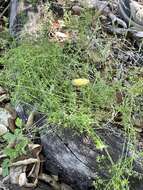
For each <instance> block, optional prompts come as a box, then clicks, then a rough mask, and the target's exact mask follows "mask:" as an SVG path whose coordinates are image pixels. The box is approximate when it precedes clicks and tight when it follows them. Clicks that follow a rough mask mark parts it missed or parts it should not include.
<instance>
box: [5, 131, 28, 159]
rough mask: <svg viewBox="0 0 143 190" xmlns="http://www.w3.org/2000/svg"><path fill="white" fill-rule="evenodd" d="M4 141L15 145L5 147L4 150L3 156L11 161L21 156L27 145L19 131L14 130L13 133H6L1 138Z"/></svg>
mask: <svg viewBox="0 0 143 190" xmlns="http://www.w3.org/2000/svg"><path fill="white" fill-rule="evenodd" d="M3 138H4V140H5V141H6V142H7V143H8V144H9V143H10V144H12V143H13V144H15V146H14V147H6V148H5V149H4V154H5V155H6V156H7V157H8V158H9V159H10V160H13V159H15V158H17V157H18V156H21V155H23V154H25V153H26V147H27V145H28V139H27V137H24V136H23V133H22V131H21V129H16V130H15V133H14V134H12V133H10V132H8V133H6V134H5V135H4V136H3Z"/></svg>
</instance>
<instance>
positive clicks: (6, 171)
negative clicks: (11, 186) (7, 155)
mask: <svg viewBox="0 0 143 190" xmlns="http://www.w3.org/2000/svg"><path fill="white" fill-rule="evenodd" d="M9 165H10V160H9V159H5V160H4V161H3V163H2V175H3V177H6V176H8V174H9Z"/></svg>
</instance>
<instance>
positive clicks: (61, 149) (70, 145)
mask: <svg viewBox="0 0 143 190" xmlns="http://www.w3.org/2000/svg"><path fill="white" fill-rule="evenodd" d="M97 134H98V135H99V136H100V138H101V139H102V140H103V141H104V142H105V144H106V145H107V146H108V148H107V150H108V152H109V154H110V156H111V158H112V159H113V162H114V163H117V161H118V160H119V159H121V157H122V158H123V157H124V156H125V154H126V153H127V154H128V156H132V152H131V151H130V150H128V149H127V147H128V146H127V142H126V139H125V138H124V137H123V136H122V135H121V133H118V134H116V133H113V132H111V131H110V130H109V129H104V130H98V131H97ZM41 142H42V145H43V151H44V154H45V157H46V162H45V169H46V170H47V171H48V172H51V173H52V174H55V175H57V174H58V175H59V178H60V179H61V181H63V182H65V183H66V184H69V185H70V186H71V187H72V188H73V189H74V190H89V189H92V182H93V180H94V179H96V177H97V175H98V176H100V177H101V178H103V179H110V177H111V175H110V174H109V172H108V170H109V169H111V165H112V164H111V162H110V159H108V158H109V157H108V156H107V152H106V151H100V150H97V149H96V147H95V145H94V143H93V142H92V140H90V139H88V138H87V137H86V136H85V135H77V134H75V132H73V131H72V130H70V129H64V130H62V131H61V130H60V131H59V130H58V129H57V128H55V127H50V128H49V129H48V130H47V134H46V135H43V136H41ZM123 147H124V151H123ZM99 156H105V159H104V160H103V162H100V163H99V162H98V161H97V158H98V157H99ZM142 166H143V165H142V164H141V161H136V162H135V164H134V169H135V171H137V172H139V173H141V174H143V168H142ZM130 181H131V189H134V190H135V189H136V190H141V189H143V181H139V180H138V179H135V178H132V177H131V180H130ZM93 189H94V188H93Z"/></svg>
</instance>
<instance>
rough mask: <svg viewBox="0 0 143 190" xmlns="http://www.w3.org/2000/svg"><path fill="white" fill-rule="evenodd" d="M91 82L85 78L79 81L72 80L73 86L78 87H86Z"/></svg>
mask: <svg viewBox="0 0 143 190" xmlns="http://www.w3.org/2000/svg"><path fill="white" fill-rule="evenodd" d="M89 82H90V81H89V80H88V79H85V78H79V79H74V80H72V84H73V85H74V86H77V87H80V86H85V85H87V84H89Z"/></svg>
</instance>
